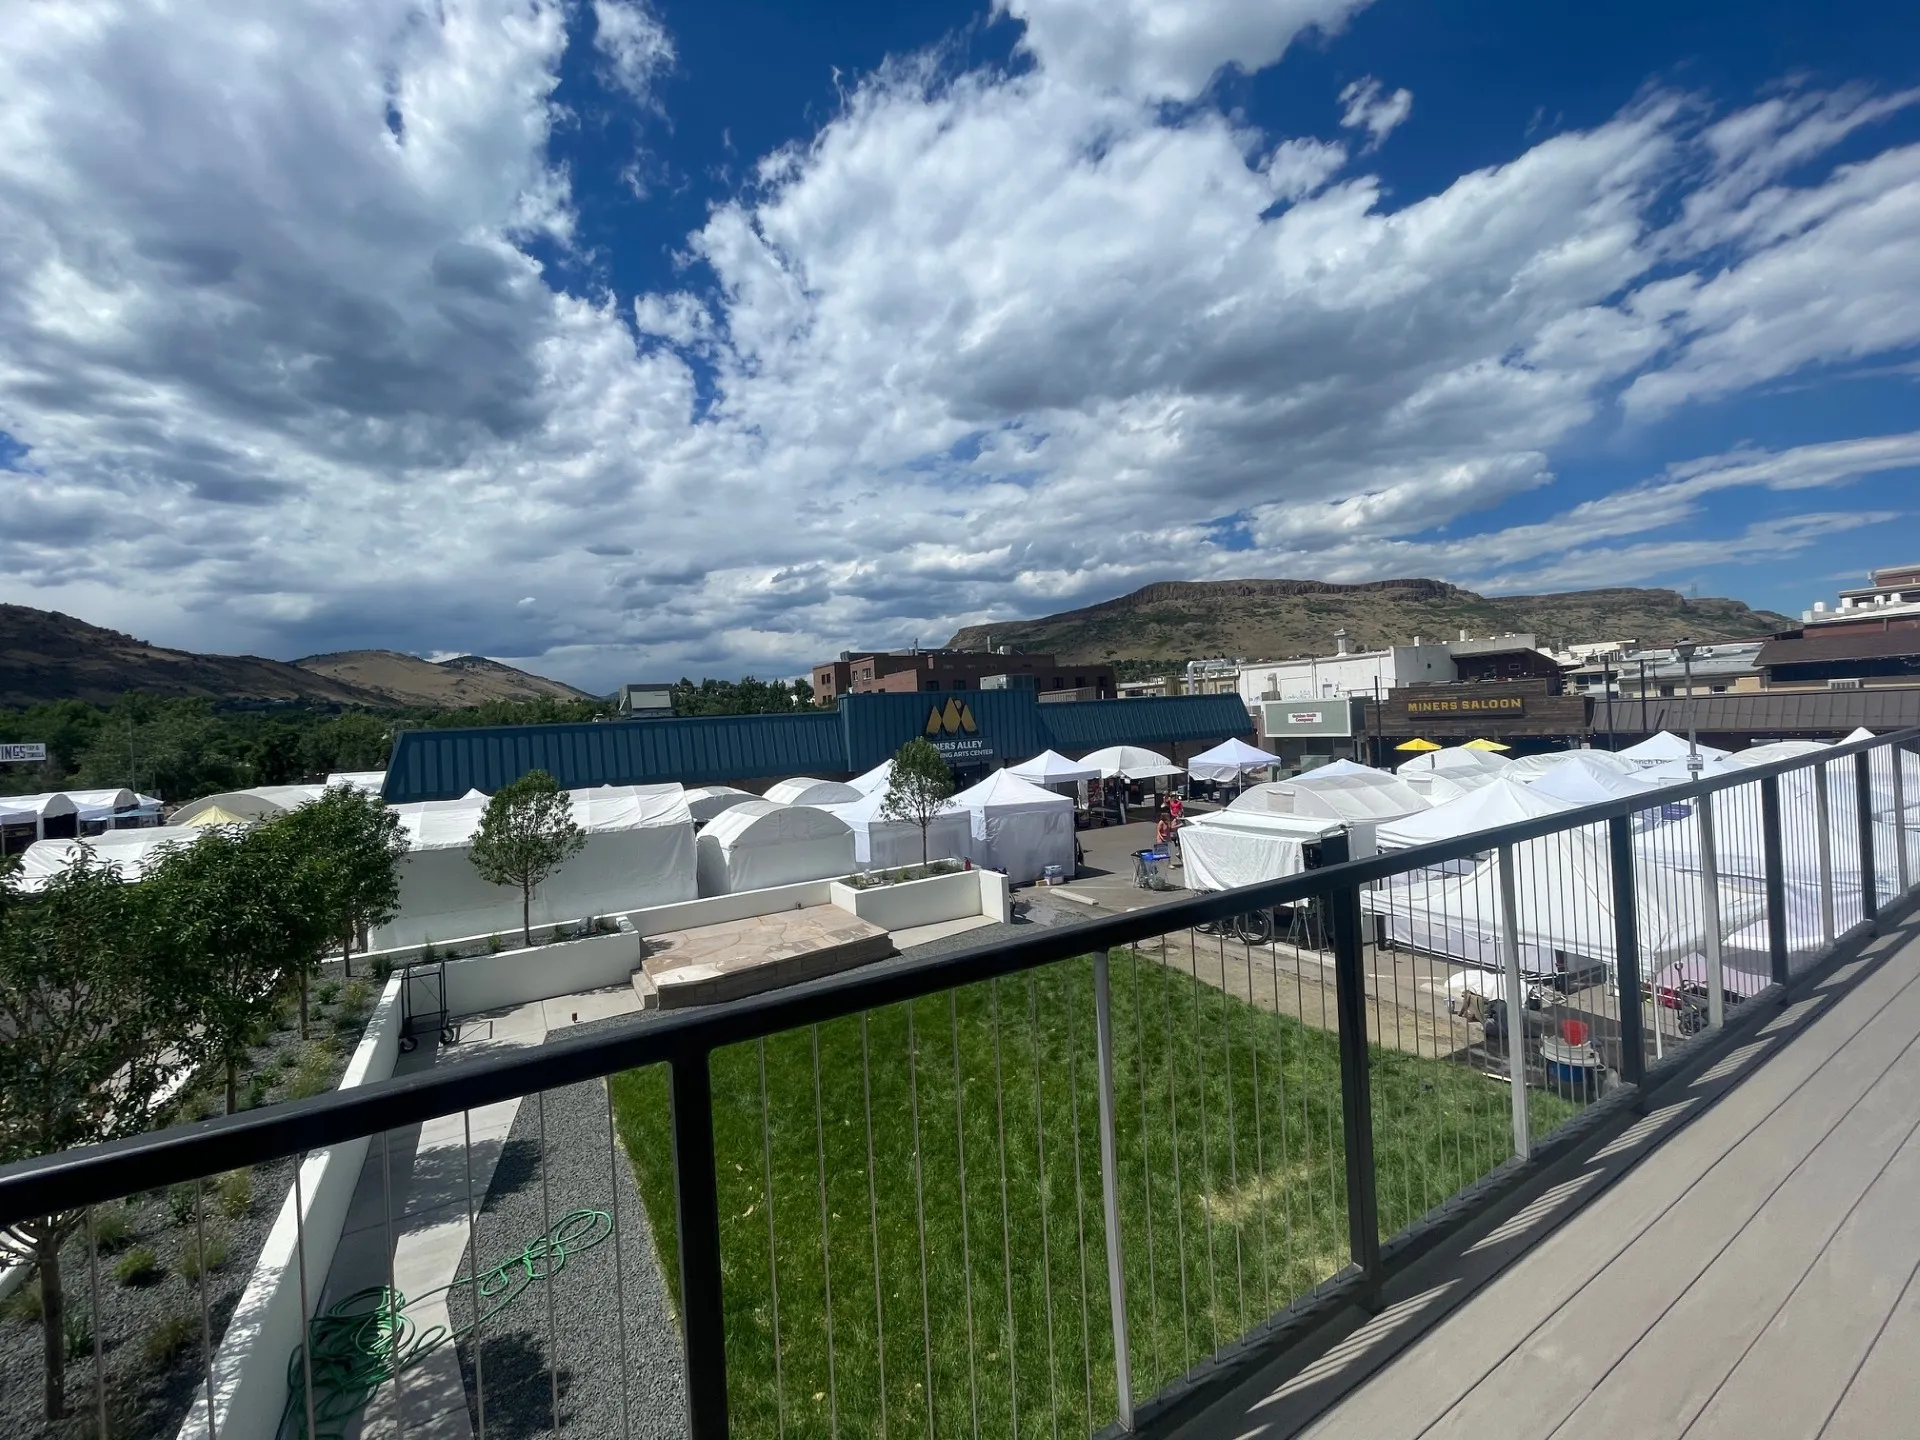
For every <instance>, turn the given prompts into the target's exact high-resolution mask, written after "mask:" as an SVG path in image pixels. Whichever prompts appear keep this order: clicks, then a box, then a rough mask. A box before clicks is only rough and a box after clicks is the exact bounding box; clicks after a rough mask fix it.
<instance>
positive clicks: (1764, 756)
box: [1727, 740, 1833, 765]
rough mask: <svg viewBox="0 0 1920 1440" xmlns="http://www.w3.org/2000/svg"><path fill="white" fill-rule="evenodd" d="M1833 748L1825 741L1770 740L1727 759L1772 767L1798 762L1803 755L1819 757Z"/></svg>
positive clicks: (1738, 763)
mask: <svg viewBox="0 0 1920 1440" xmlns="http://www.w3.org/2000/svg"><path fill="white" fill-rule="evenodd" d="M1832 748H1833V747H1832V746H1831V745H1829V744H1827V742H1826V741H1824V740H1770V741H1768V742H1767V743H1766V744H1765V745H1749V746H1748V747H1747V748H1746V749H1744V750H1739V751H1736V752H1734V753H1733V754H1732V755H1730V756H1728V757H1727V758H1728V759H1730V760H1732V761H1733V763H1734V764H1736V765H1771V764H1772V763H1773V762H1774V761H1776V760H1798V759H1799V758H1800V757H1801V756H1802V755H1817V754H1819V753H1820V752H1821V751H1822V750H1831V749H1832Z"/></svg>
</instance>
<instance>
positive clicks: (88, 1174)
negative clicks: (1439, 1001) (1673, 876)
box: [0, 729, 1920, 1225]
mask: <svg viewBox="0 0 1920 1440" xmlns="http://www.w3.org/2000/svg"><path fill="white" fill-rule="evenodd" d="M1914 745H1920V729H1913V730H1905V731H1900V732H1896V733H1890V734H1887V735H1883V736H1876V737H1875V738H1874V739H1872V740H1861V741H1855V742H1853V743H1851V744H1847V745H1836V746H1833V747H1832V748H1830V749H1827V750H1823V751H1820V752H1819V753H1818V754H1813V755H1805V756H1797V757H1793V758H1790V759H1786V760H1780V761H1773V762H1770V763H1768V764H1766V765H1757V766H1754V767H1753V768H1752V769H1751V770H1750V771H1748V772H1746V773H1743V774H1740V775H1728V776H1719V777H1714V778H1712V779H1703V780H1697V781H1688V782H1686V783H1684V784H1678V785H1671V786H1666V787H1663V788H1662V789H1661V790H1659V791H1657V792H1651V793H1650V794H1649V795H1647V796H1645V797H1638V796H1635V797H1630V798H1625V799H1620V800H1614V801H1608V802H1606V803H1604V804H1600V805H1592V806H1586V807H1583V808H1581V809H1578V810H1570V811H1567V812H1565V813H1564V814H1559V815H1551V816H1546V817H1543V818H1541V819H1537V820H1529V821H1525V822H1522V823H1520V824H1515V825H1509V826H1505V827H1502V828H1501V829H1498V830H1487V831H1480V832H1476V833H1475V834H1472V835H1468V836H1465V837H1462V838H1460V839H1457V840H1448V841H1444V842H1440V843H1437V844H1432V845H1424V846H1420V847H1418V848H1416V849H1410V850H1400V851H1395V852H1393V853H1390V854H1386V855H1378V856H1373V857H1370V858H1367V859H1364V860H1356V861H1350V862H1347V863H1344V864H1339V865H1332V866H1327V867H1323V868H1321V869H1318V870H1309V871H1306V872H1304V873H1303V874H1299V875H1291V876H1288V877H1286V878H1285V879H1281V880H1270V881H1264V882H1262V883H1260V884H1258V885H1250V886H1247V887H1245V888H1243V889H1239V890H1230V891H1222V892H1220V893H1218V894H1214V895H1206V896H1198V897H1195V898H1193V899H1190V900H1179V901H1174V902H1172V903H1170V904H1167V905H1162V906H1156V907H1153V908H1151V909H1147V910H1137V911H1132V912H1129V913H1127V914H1124V915H1116V916H1113V917H1110V918H1104V919H1094V920H1089V921H1086V922H1084V923H1082V924H1077V925H1070V926H1059V927H1050V928H1046V929H1042V930H1040V931H1039V933H1037V934H1034V935H1032V936H1028V937H1023V938H1021V939H1017V940H1011V941H989V942H985V943H982V944H980V945H976V946H970V947H967V948H964V949H956V950H953V951H949V952H947V953H945V954H941V955H937V956H933V957H931V958H926V959H913V960H906V959H896V960H893V961H888V962H883V963H881V964H879V965H874V966H868V967H866V968H863V969H860V970H853V971H847V972H845V973H842V974H839V975H832V976H827V977H824V978H822V979H818V980H812V981H808V982H805V983H802V984H799V985H793V986H789V987H787V988H784V989H780V990H773V991H768V992H766V993H765V994H761V995H756V996H750V997H748V998H745V999H742V1000H736V1001H732V1002H730V1003H728V1004H726V1005H721V1006H713V1007H702V1008H697V1009H688V1010H683V1011H667V1012H659V1013H656V1014H654V1015H650V1016H646V1017H644V1018H640V1019H636V1020H635V1021H634V1022H633V1023H631V1024H629V1025H626V1026H622V1027H621V1028H619V1029H617V1030H611V1031H606V1032H602V1033H599V1034H594V1035H586V1036H578V1037H575V1038H572V1039H563V1040H556V1041H552V1042H549V1043H548V1044H545V1045H542V1046H540V1047H538V1048H536V1049H532V1050H528V1051H523V1052H521V1053H518V1054H511V1055H502V1056H499V1057H495V1058H490V1059H481V1060H472V1061H468V1062H465V1063H463V1064H461V1065H459V1066H458V1067H452V1068H446V1069H435V1070H428V1071H424V1072H422V1073H420V1074H417V1075H409V1076H402V1077H396V1078H394V1079H391V1080H385V1081H381V1082H379V1083H377V1084H372V1085H366V1086H362V1087H359V1088H356V1089H354V1090H349V1091H334V1092H331V1093H328V1094H325V1095H318V1096H314V1097H313V1098H311V1099H307V1100H298V1101H291V1102H288V1103H285V1104H281V1105H276V1106H273V1107H271V1108H270V1109H266V1110H259V1111H250V1112H246V1113H243V1114H239V1115H229V1116H223V1117H220V1118H218V1119H213V1120H206V1121H201V1122H198V1123H196V1124H191V1125H184V1126H176V1127H174V1128H172V1129H168V1130H161V1131H157V1132H154V1133H153V1134H150V1135H139V1136H133V1137H129V1138H128V1139H124V1140H116V1141H111V1142H108V1143H106V1144H103V1145H93V1146H87V1147H85V1148H82V1149H78V1150H71V1151H65V1152H62V1153H60V1154H55V1155H48V1156H43V1157H40V1158H38V1159H33V1160H25V1161H19V1162H16V1163H14V1164H12V1165H8V1166H4V1167H0V1225H12V1224H15V1223H18V1222H19V1221H22V1220H26V1219H30V1218H33V1217H35V1216H39V1215H46V1214H51V1213H53V1212H55V1211H59V1210H65V1209H70V1208H75V1207H78V1206H81V1205H86V1204H92V1203H97V1202H100V1201H105V1200H110V1199H116V1198H118V1197H120V1196H122V1195H127V1194H132V1193H134V1192H136V1191H140V1190H148V1189H153V1188H155V1187H160V1186H165V1185H169V1184H174V1183H178V1182H180V1181H186V1180H193V1179H197V1178H200V1177H202V1176H206V1175H212V1174H217V1173H219V1172H221V1171H225V1170H231V1169H235V1168H238V1167H240V1166H243V1165H252V1164H258V1163H260V1162H261V1161H265V1160H273V1159H278V1158H281V1157H284V1156H287V1155H295V1154H299V1153H302V1152H306V1151H311V1150H319V1149H324V1148H326V1147H327V1146H329V1145H337V1144H340V1143H342V1142H344V1141H348V1140H353V1139H358V1138H360V1137H362V1136H366V1135H373V1134H378V1133H379V1132H381V1131H385V1130H391V1129H395V1128H398V1127H401V1126H405V1125H411V1124H416V1123H419V1122H421V1121H425V1120H431V1119H435V1118H437V1117H439V1116H442V1115H450V1114H456V1113H458V1112H460V1111H462V1110H469V1109H473V1108H476V1107H478V1106H481V1105H487V1104H492V1103H494V1102H496V1101H501V1100H510V1099H513V1098H516V1097H518V1096H523V1095H529V1094H533V1093H535V1092H536V1091H542V1090H549V1089H555V1088H558V1087H560V1086H565V1085H571V1084H576V1083H578V1082H580V1081H583V1080H595V1079H600V1078H602V1077H604V1076H607V1075H611V1074H615V1073H617V1072H619V1071H622V1070H630V1069H635V1068H638V1067H640V1066H644V1065H652V1064H658V1063H661V1062H667V1061H672V1060H675V1059H679V1058H683V1057H686V1056H690V1055H698V1054H702V1053H705V1052H707V1051H710V1050H713V1049H715V1048H717V1047H720V1046H723V1045H731V1044H737V1043H740V1042H743V1041H750V1040H757V1039H763V1038H766V1037H768V1036H771V1035H776V1034H779V1033H782V1032H784V1031H788V1030H794V1029H799V1028H801V1027H803V1026H807V1025H813V1024H821V1023H824V1022H826V1021H829V1020H837V1019H841V1018H844V1017H846V1016H849V1015H856V1014H859V1013H860V1012H861V1011H864V1010H871V1009H875V1008H877V1007H881V1006H886V1005H892V1004H897V1003H899V1002H902V1001H906V1000H913V999H918V998H921V997H923V996H927V995H935V994H940V993H943V992H945V991H947V990H950V989H953V988H955V987H958V986H962V985H971V984H976V983H978V982H981V981H984V980H992V979H995V978H998V977H1001V976H1007V975H1015V974H1019V973H1022V972H1024V971H1027V970H1032V969H1037V968H1039V967H1041V966H1044V965H1050V964H1053V963H1056V962H1058V961H1062V960H1069V959H1073V958H1075V957H1077V956H1081V955H1087V954H1090V953H1092V952H1095V951H1100V950H1118V949H1123V948H1125V947H1127V946H1130V945H1133V944H1136V943H1138V942H1140V941H1142V940H1147V939H1152V938H1154V937H1156V936H1160V935H1165V934H1168V933H1170V932H1173V931H1176V930H1183V929H1187V928H1189V927H1191V926H1193V925H1197V924H1201V923H1206V922H1213V921H1219V920H1223V919H1226V918H1228V917H1231V916H1234V915H1240V914H1243V913H1245V912H1247V911H1248V910H1253V909H1260V908H1265V907H1269V906H1282V905H1294V904H1299V903H1301V902H1304V901H1308V900H1313V899H1316V898H1320V897H1324V896H1327V895H1330V894H1333V893H1335V892H1338V891H1343V890H1350V889H1354V888H1357V887H1359V886H1362V885H1366V884H1369V883H1371V882H1373V881H1377V880H1382V879H1385V878H1387V877H1389V876H1393V875H1397V874H1403V873H1405V872H1407V871H1410V870H1420V869H1426V868H1429V867H1432V866H1437V865H1442V864H1445V863H1447V862H1448V861H1453V860H1460V859H1465V858H1468V857H1470V856H1475V855H1483V854H1485V853H1486V852H1487V851H1489V850H1492V849H1495V848H1497V847H1499V846H1502V845H1512V844H1523V843H1525V842H1527V841H1529V840H1537V839H1542V838H1545V837H1547V836H1550V835H1554V834H1559V833H1563V832H1566V831H1570V830H1579V829H1585V828H1587V827H1590V826H1594V825H1598V824H1604V823H1607V822H1610V821H1613V820H1617V819H1622V818H1629V817H1632V816H1634V815H1639V814H1643V813H1645V812H1646V811H1647V810H1649V809H1654V808H1657V807H1659V806H1661V805H1667V804H1675V803H1682V802H1685V801H1687V800H1690V799H1696V798H1698V797H1699V796H1701V795H1708V794H1716V793H1718V792H1721V791H1725V790H1729V789H1733V788H1736V787H1739V786H1743V785H1749V784H1753V783H1755V782H1757V781H1760V780H1764V779H1768V778H1772V777H1777V776H1780V775H1785V774H1789V773H1792V772H1795V771H1800V770H1806V769H1810V768H1811V767H1812V766H1814V765H1816V764H1821V763H1830V762H1832V761H1835V760H1842V759H1846V758H1848V757H1851V756H1854V755H1862V754H1866V753H1868V752H1869V751H1870V750H1873V749H1876V748H1884V747H1888V746H1896V747H1907V746H1914ZM1914 798H1915V799H1920V797H1914ZM1909 803H1912V802H1911V801H1910V802H1909Z"/></svg>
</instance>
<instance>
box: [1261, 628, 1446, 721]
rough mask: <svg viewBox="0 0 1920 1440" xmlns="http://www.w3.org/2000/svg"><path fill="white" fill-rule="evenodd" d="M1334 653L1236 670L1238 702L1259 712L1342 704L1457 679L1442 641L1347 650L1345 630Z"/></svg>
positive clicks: (1338, 636)
mask: <svg viewBox="0 0 1920 1440" xmlns="http://www.w3.org/2000/svg"><path fill="white" fill-rule="evenodd" d="M1334 639H1335V653H1333V654H1332V655H1318V656H1308V657H1307V658H1306V659H1304V660H1264V661H1257V662H1252V663H1249V664H1245V665H1242V666H1241V667H1240V698H1241V699H1242V700H1244V701H1246V702H1247V708H1248V709H1249V710H1254V711H1255V712H1256V713H1257V712H1258V709H1259V705H1260V702H1261V701H1263V700H1344V699H1359V698H1362V697H1364V698H1366V699H1372V698H1373V696H1374V694H1375V693H1376V692H1377V693H1379V694H1380V695H1382V696H1385V695H1386V693H1387V692H1388V691H1389V690H1392V689H1395V688H1396V687H1399V686H1402V685H1425V684H1435V683H1445V682H1447V681H1450V680H1453V679H1454V678H1455V674H1456V672H1455V670H1454V664H1453V655H1452V653H1451V652H1450V650H1449V649H1448V646H1447V644H1446V642H1444V641H1439V640H1434V641H1428V640H1425V639H1422V638H1420V637H1418V636H1416V637H1415V639H1414V642H1413V643H1412V644H1411V645H1391V646H1388V647H1387V648H1386V649H1384V650H1350V649H1349V648H1348V647H1347V639H1346V635H1345V633H1344V632H1340V633H1338V634H1336V635H1335V637H1334Z"/></svg>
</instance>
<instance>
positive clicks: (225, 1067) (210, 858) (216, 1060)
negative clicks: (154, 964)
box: [141, 824, 329, 1115]
mask: <svg viewBox="0 0 1920 1440" xmlns="http://www.w3.org/2000/svg"><path fill="white" fill-rule="evenodd" d="M141 883H142V886H143V887H144V888H146V889H148V890H149V891H150V892H151V893H152V895H153V906H154V912H153V913H154V916H155V920H156V923H157V925H158V927H159V928H160V930H161V932H162V934H163V935H164V937H165V941H166V943H167V944H169V945H170V946H172V947H174V948H175V951H176V953H177V955H178V957H179V959H178V962H177V964H178V968H179V971H180V972H181V973H182V974H184V975H185V976H186V977H187V980H188V985H189V993H190V994H191V995H192V997H193V1002H194V1010H195V1020H196V1023H197V1025H198V1034H197V1037H196V1039H195V1042H194V1052H195V1055H196V1058H198V1059H200V1060H201V1061H202V1062H203V1063H206V1064H209V1065H212V1066H214V1067H216V1068H218V1069H219V1070H220V1071H221V1072H222V1073H223V1074H224V1076H225V1080H226V1100H227V1113H228V1114H229V1115H231V1114H232V1113H233V1112H234V1110H236V1109H237V1108H238V1104H239V1080H240V1067H241V1065H242V1064H243V1063H245V1061H246V1059H247V1052H248V1049H249V1046H250V1042H251V1041H252V1039H253V1037H254V1033H255V1031H256V1030H257V1029H258V1027H259V1026H260V1023H261V1021H262V1020H263V1019H264V1018H265V1017H266V1016H267V1015H269V1014H271V1013H272V1010H273V1007H274V1005H275V1003H276V1002H277V1000H278V999H279V996H280V993H281V991H282V989H283V988H285V987H286V984H287V982H288V981H289V980H297V978H298V977H299V976H301V975H304V974H306V973H307V972H308V971H310V969H311V967H312V965H313V963H314V961H315V958H316V957H317V956H318V955H319V953H320V949H321V947H322V946H324V945H325V944H326V943H327V941H328V938H329V928H328V927H329V920H328V917H327V915H326V913H325V905H324V897H323V896H322V895H321V894H320V892H319V886H318V882H317V877H316V873H315V867H314V866H313V865H311V864H310V863H307V862H306V860H305V858H304V855H303V847H302V845H301V844H300V843H299V839H298V837H297V836H289V834H288V832H286V831H283V830H279V829H276V828H275V825H274V824H267V825H260V826H256V827H255V828H254V829H252V830H244V829H242V828H241V827H239V826H237V825H232V826H216V827H214V828H212V829H210V830H208V831H206V832H205V833H204V834H203V835H202V836H201V837H200V839H199V840H197V841H195V842H194V843H193V844H190V845H181V846H177V847H174V848H172V849H169V850H167V851H165V852H164V853H163V854H162V856H161V858H160V860H159V862H158V863H157V864H155V865H153V866H151V867H150V868H149V869H148V871H147V877H146V879H145V880H144V881H142V882H141Z"/></svg>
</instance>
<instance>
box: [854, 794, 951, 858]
mask: <svg viewBox="0 0 1920 1440" xmlns="http://www.w3.org/2000/svg"><path fill="white" fill-rule="evenodd" d="M886 800H887V797H886V792H885V791H875V792H874V793H873V794H871V795H863V796H861V797H860V798H859V799H858V800H854V801H851V802H849V803H848V804H845V805H828V806H825V807H823V808H825V810H826V811H827V813H828V814H830V815H834V816H837V817H838V818H839V819H841V820H843V821H845V822H846V825H847V828H848V829H850V830H852V831H853V858H854V861H855V863H857V864H859V865H863V866H872V867H874V868H876V869H881V870H886V869H892V868H893V867H895V866H899V865H918V864H920V863H921V861H922V860H923V859H925V860H928V861H933V860H964V859H966V858H967V848H968V843H969V841H970V839H971V837H972V835H973V818H972V816H971V815H969V814H968V812H967V811H966V810H964V809H962V808H961V807H960V806H958V805H954V804H953V803H951V802H949V803H948V805H947V807H946V808H945V809H944V810H942V811H941V812H940V813H939V814H938V815H935V816H934V817H933V819H932V821H930V822H929V823H928V825H927V833H926V846H925V854H924V856H923V855H922V847H921V843H920V842H921V835H920V827H919V826H918V825H916V824H914V823H913V821H911V820H889V819H888V818H887V817H886V816H885V815H883V814H881V813H880V812H881V810H882V808H883V807H884V806H885V805H886Z"/></svg>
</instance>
